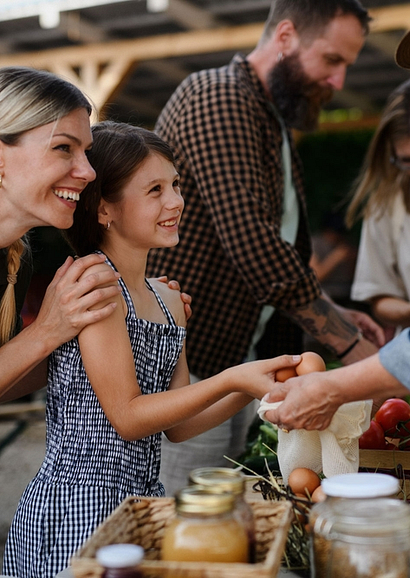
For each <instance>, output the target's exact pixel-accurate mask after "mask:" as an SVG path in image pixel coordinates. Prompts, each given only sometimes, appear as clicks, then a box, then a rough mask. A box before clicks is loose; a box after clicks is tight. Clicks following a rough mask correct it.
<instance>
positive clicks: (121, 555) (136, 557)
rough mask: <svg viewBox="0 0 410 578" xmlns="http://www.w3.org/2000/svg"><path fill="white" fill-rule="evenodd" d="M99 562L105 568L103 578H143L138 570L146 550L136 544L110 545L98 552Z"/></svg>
mask: <svg viewBox="0 0 410 578" xmlns="http://www.w3.org/2000/svg"><path fill="white" fill-rule="evenodd" d="M96 558H97V561H98V562H99V563H100V564H101V566H103V567H104V572H103V575H102V578H142V576H143V575H142V572H141V571H140V570H139V569H138V566H139V565H140V563H141V561H142V559H143V558H144V549H143V548H141V546H137V545H136V544H110V545H109V546H103V547H102V548H100V549H99V550H98V551H97V554H96Z"/></svg>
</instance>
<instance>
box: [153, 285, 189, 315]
mask: <svg viewBox="0 0 410 578" xmlns="http://www.w3.org/2000/svg"><path fill="white" fill-rule="evenodd" d="M157 280H158V281H161V283H165V284H166V285H168V287H169V288H170V289H176V290H177V291H180V292H181V287H180V285H179V283H178V281H175V280H174V279H173V280H171V281H168V277H167V276H166V275H162V276H161V277H158V278H157ZM181 300H182V303H183V304H184V311H185V318H186V320H187V321H188V320H189V319H190V318H191V316H192V309H191V303H192V297H191V295H188V293H182V292H181Z"/></svg>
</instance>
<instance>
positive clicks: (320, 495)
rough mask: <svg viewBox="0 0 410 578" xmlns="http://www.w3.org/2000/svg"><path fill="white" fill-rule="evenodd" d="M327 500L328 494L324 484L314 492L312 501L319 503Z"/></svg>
mask: <svg viewBox="0 0 410 578" xmlns="http://www.w3.org/2000/svg"><path fill="white" fill-rule="evenodd" d="M325 500H326V494H325V492H324V491H323V488H322V486H318V487H317V488H316V490H315V491H314V492H313V494H312V502H315V504H317V502H324V501H325Z"/></svg>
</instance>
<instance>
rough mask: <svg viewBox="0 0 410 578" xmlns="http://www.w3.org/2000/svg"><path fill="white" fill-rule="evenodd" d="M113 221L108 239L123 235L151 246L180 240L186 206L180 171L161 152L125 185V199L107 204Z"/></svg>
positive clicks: (103, 220) (134, 244) (143, 246)
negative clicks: (181, 222)
mask: <svg viewBox="0 0 410 578" xmlns="http://www.w3.org/2000/svg"><path fill="white" fill-rule="evenodd" d="M105 208H106V211H107V213H108V215H107V214H105V215H103V216H101V213H100V216H99V218H100V222H101V223H102V224H106V223H107V216H108V221H110V223H111V226H110V230H109V233H108V234H107V241H108V242H110V240H114V238H115V237H114V235H115V236H117V235H119V236H120V237H121V238H122V239H123V240H124V241H125V242H126V243H127V244H128V245H129V246H132V247H133V248H140V249H143V250H149V249H151V248H159V247H173V246H175V245H176V244H177V243H178V241H179V235H178V227H179V222H180V220H181V214H182V211H183V208H184V200H183V198H182V196H181V191H180V188H179V175H178V173H177V171H176V169H175V167H174V165H173V164H172V163H171V162H170V161H168V160H167V159H166V158H165V157H163V156H162V155H160V154H156V153H151V154H150V155H149V156H148V157H147V158H146V159H145V160H144V161H143V163H142V164H141V165H140V166H139V167H138V169H137V170H136V171H135V173H134V176H133V177H132V178H131V180H130V181H129V182H128V183H127V185H126V186H125V187H124V190H123V195H122V199H121V201H119V202H118V203H112V204H106V205H105Z"/></svg>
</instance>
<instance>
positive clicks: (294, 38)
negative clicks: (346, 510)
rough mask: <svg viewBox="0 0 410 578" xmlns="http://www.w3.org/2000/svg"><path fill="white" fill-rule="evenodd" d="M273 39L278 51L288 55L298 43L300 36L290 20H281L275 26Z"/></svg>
mask: <svg viewBox="0 0 410 578" xmlns="http://www.w3.org/2000/svg"><path fill="white" fill-rule="evenodd" d="M275 40H276V44H277V46H278V47H279V50H280V52H282V54H283V55H284V56H288V55H289V54H291V53H292V52H295V50H297V49H298V48H299V45H300V37H299V35H298V33H297V32H296V28H295V25H294V24H293V22H292V21H291V20H282V21H281V22H279V24H278V25H277V26H276V28H275Z"/></svg>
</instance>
